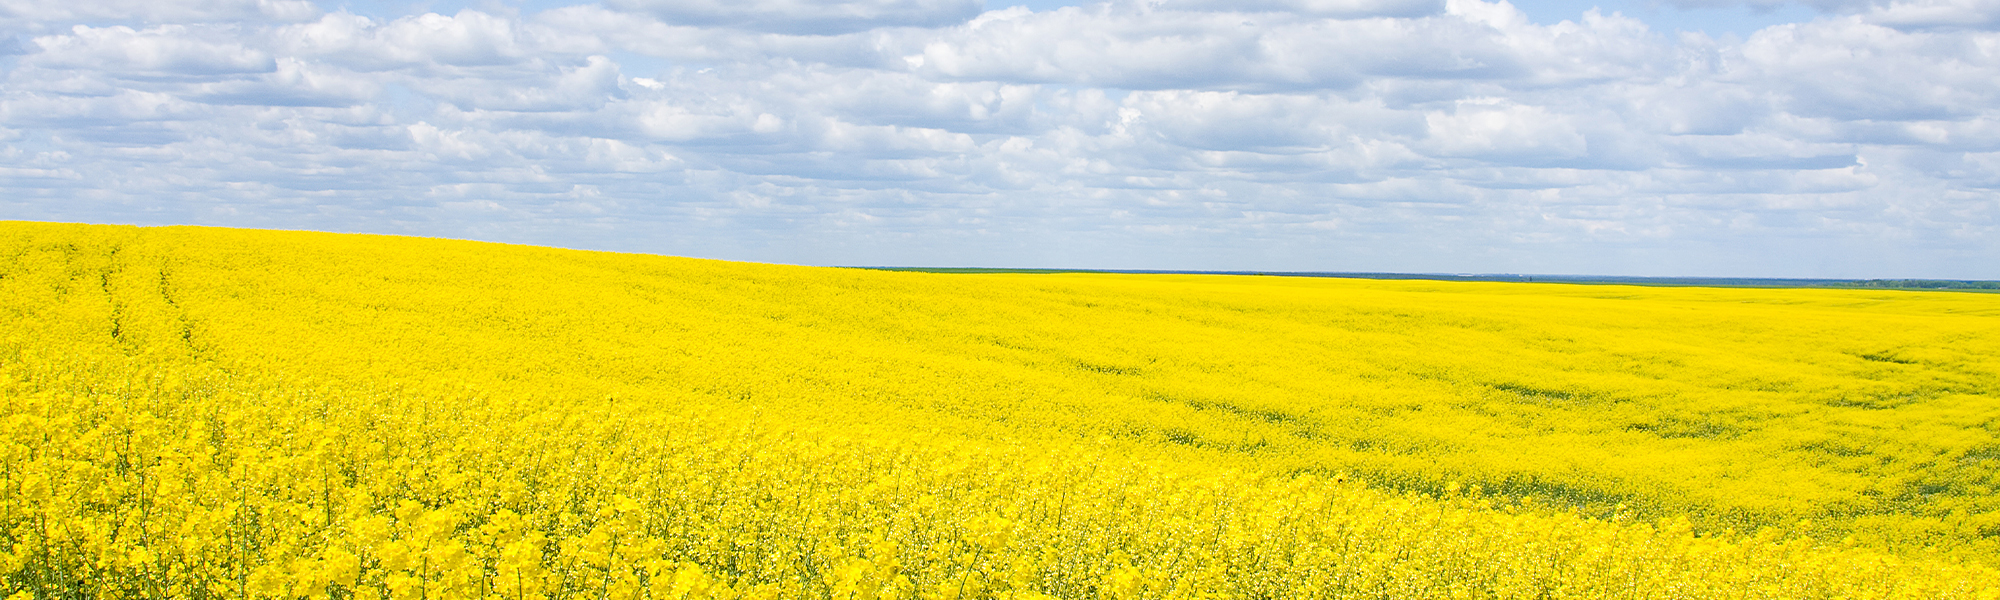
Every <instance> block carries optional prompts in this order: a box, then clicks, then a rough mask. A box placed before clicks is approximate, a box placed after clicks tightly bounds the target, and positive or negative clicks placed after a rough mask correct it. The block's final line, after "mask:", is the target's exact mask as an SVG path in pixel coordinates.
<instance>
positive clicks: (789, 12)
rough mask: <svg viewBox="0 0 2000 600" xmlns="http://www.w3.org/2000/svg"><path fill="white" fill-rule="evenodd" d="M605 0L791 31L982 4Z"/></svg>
mask: <svg viewBox="0 0 2000 600" xmlns="http://www.w3.org/2000/svg"><path fill="white" fill-rule="evenodd" d="M605 4H606V5H607V6H610V7H612V8H615V9H618V10H624V11H631V12H638V13H646V14H650V15H653V16H656V17H659V18H661V19H662V20H665V21H667V22H670V23H674V24H678V25H696V26H724V27H732V28H742V29H749V30H754V31H771V32H781V33H795V34H830V33H845V32H849V31H858V30H864V29H873V28H876V27H936V26H941V25H950V24H954V23H959V22H963V21H965V20H966V19H970V18H972V17H973V16H975V15H978V14H979V12H980V9H981V7H983V6H985V3H984V2H982V1H981V0H846V1H825V0H733V1H724V0H608V1H607V2H606V3H605Z"/></svg>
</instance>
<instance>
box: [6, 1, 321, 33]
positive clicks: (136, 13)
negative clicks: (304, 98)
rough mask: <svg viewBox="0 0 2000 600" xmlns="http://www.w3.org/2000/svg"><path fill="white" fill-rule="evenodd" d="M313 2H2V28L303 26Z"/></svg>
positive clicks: (315, 13)
mask: <svg viewBox="0 0 2000 600" xmlns="http://www.w3.org/2000/svg"><path fill="white" fill-rule="evenodd" d="M319 12H320V11H319V7H318V6H315V5H314V4H313V3H312V2H311V1H310V0H91V1H89V2H77V1H75V0H0V23H6V24H14V25H17V26H19V25H27V26H30V27H32V26H33V25H34V24H46V23H62V22H79V21H88V22H105V21H114V22H144V23H204V22H232V21H303V20H306V19H311V18H313V17H315V16H318V15H319Z"/></svg>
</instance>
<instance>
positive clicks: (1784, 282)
mask: <svg viewBox="0 0 2000 600" xmlns="http://www.w3.org/2000/svg"><path fill="white" fill-rule="evenodd" d="M857 268H862V269H874V270H881V271H920V272H925V273H1040V274H1056V273H1130V274H1140V275H1268V276H1278V277H1341V278H1349V279H1423V280H1430V281H1519V282H1534V283H1580V284H1614V285H1654V286H1700V287H1787V288H1789V287H1835V288H1882V289H1903V290H1910V289H1916V290H1993V291H2000V281H1967V280H1957V279H1790V278H1774V277H1624V276H1610V275H1515V274H1504V273H1477V274H1474V273H1467V274H1444V273H1341V272H1312V271H1176V270H1154V269H1020V268H1004V267H1002V268H994V267H857Z"/></svg>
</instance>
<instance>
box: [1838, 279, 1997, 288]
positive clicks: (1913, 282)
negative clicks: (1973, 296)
mask: <svg viewBox="0 0 2000 600" xmlns="http://www.w3.org/2000/svg"><path fill="white" fill-rule="evenodd" d="M1853 285H1854V286H1855V287H1871V288H1903V289H1909V288H1915V289H1926V290H2000V281H1957V280H1951V279H1870V280H1867V281H1857V282H1854V284H1853Z"/></svg>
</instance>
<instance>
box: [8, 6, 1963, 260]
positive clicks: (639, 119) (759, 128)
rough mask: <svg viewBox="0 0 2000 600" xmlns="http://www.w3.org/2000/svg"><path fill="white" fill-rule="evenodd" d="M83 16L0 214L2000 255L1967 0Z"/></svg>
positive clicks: (12, 161) (30, 56) (1423, 255)
mask: <svg viewBox="0 0 2000 600" xmlns="http://www.w3.org/2000/svg"><path fill="white" fill-rule="evenodd" d="M111 4H116V3H111ZM105 6H110V4H103V3H99V4H96V5H92V4H91V3H74V2H70V3H57V2H43V1H24V0H11V1H10V0H0V30H7V31H12V32H14V39H15V46H16V50H15V51H14V53H13V54H12V55H10V56H7V57H5V58H4V61H5V62H4V63H0V65H4V66H5V68H6V71H5V77H6V80H5V81H6V84H5V86H4V88H0V144H4V145H5V146H4V150H0V188H4V190H5V194H4V196H0V217H5V218H25V219H50V220H81V221H99V222H138V223H202V224H215V225H230V226H249V227H279V228H310V229H331V230H343V231H373V232H384V233H411V234H420V235H438V236H449V237H470V238H478V239H492V240H501V241H514V242H527V243H541V244H554V245H564V246H572V247H588V248H604V249H618V250H630V251H646V252H665V253H674V254H687V255H696V256H711V257H719V258H735V259H749V260H772V261H783V262H801V263H814V264H933V265H945V264H951V265H1008V266H1078V267H1122V268H1171V269H1268V270H1398V271H1433V272H1434V271H1446V272H1470V271H1480V272H1495V271H1505V272H1540V273H1550V272H1556V273H1606V274H1638V275H1668V274H1700V275H1756V276H1860V277H1891V276H1894V277H1905V276H1908V277H1959V278H2000V260H1995V259H1996V258H2000V242H1996V241H1995V240H2000V191H1996V190H2000V175H1996V173H2000V83H1996V82H2000V34H1996V33H1995V32H1994V29H1995V28H1996V27H2000V21H1996V20H1995V19H1994V15H2000V3H1995V2H1992V1H1991V0H1923V1H1920V2H1903V1H1896V2H1891V3H1880V4H1852V5H1829V6H1828V7H1826V10H1827V11H1828V12H1826V13H1824V14H1823V15H1822V16H1821V17H1819V18H1818V19H1816V20H1813V21H1810V22H1804V23H1796V24H1789V25H1781V26H1776V27H1771V28H1768V29H1765V30H1763V31H1759V32H1757V33H1755V34H1754V35H1751V36H1749V37H1748V38H1746V39H1741V40H1738V39H1735V38H1725V39H1714V38H1710V37H1707V36H1705V35H1701V34H1669V33H1661V32H1657V31H1653V30H1651V29H1649V28H1648V27H1647V26H1646V25H1645V24H1644V23H1641V22H1639V21H1636V20H1633V19H1629V18H1625V17H1621V16H1617V15H1605V14H1600V13H1597V12H1591V13H1587V14H1584V15H1580V16H1579V17H1578V18H1577V19H1575V20H1573V21H1566V22H1562V23H1558V24H1554V25H1542V24H1535V23H1531V22H1529V21H1528V19H1527V18H1526V17H1525V16H1524V15H1523V14H1522V13H1521V12H1519V11H1518V10H1515V9H1514V7H1512V6H1510V5H1508V4H1507V3H1505V2H1492V3H1489V2H1484V1H1482V0H1448V1H1446V2H1441V3H1440V2H1432V1H1430V0H1268V1H1260V2H1210V1H1207V0H1137V1H1126V0H1119V1H1114V2H1109V3H1100V4H1092V5H1087V6H1082V7H1071V8H1063V9H1060V10H1053V11H1044V12H1033V11H1029V10H1027V9H1023V8H1015V9H1009V10H999V11H989V12H984V13H981V12H980V11H979V10H978V8H979V6H981V5H980V4H978V3H968V2H964V1H960V0H857V1H850V2H803V1H799V0H748V1H744V2H732V3H719V2H711V1H708V0H612V1H609V2H606V3H604V4H582V5H574V6H566V7H561V8H555V9H550V10H543V11H540V12H534V13H527V12H525V11H519V10H512V11H509V10H489V11H486V12H482V11H477V10H465V11H460V12H457V13H455V14H449V15H446V14H432V13H427V14H416V15H408V16H403V17H399V18H393V19H383V18H371V17H366V16H360V15H355V14H351V13H348V12H344V11H341V10H329V9H327V8H325V7H323V6H320V5H313V4H309V3H306V2H301V1H289V0H259V1H258V2H247V1H245V2H233V3H232V2H185V3H181V2H172V1H168V2H146V3H133V4H132V5H131V6H128V7H123V8H122V9H120V10H122V11H124V12H120V11H117V10H112V9H110V8H104V7H105ZM93 11H94V12H93ZM0 45H4V44H0Z"/></svg>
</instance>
